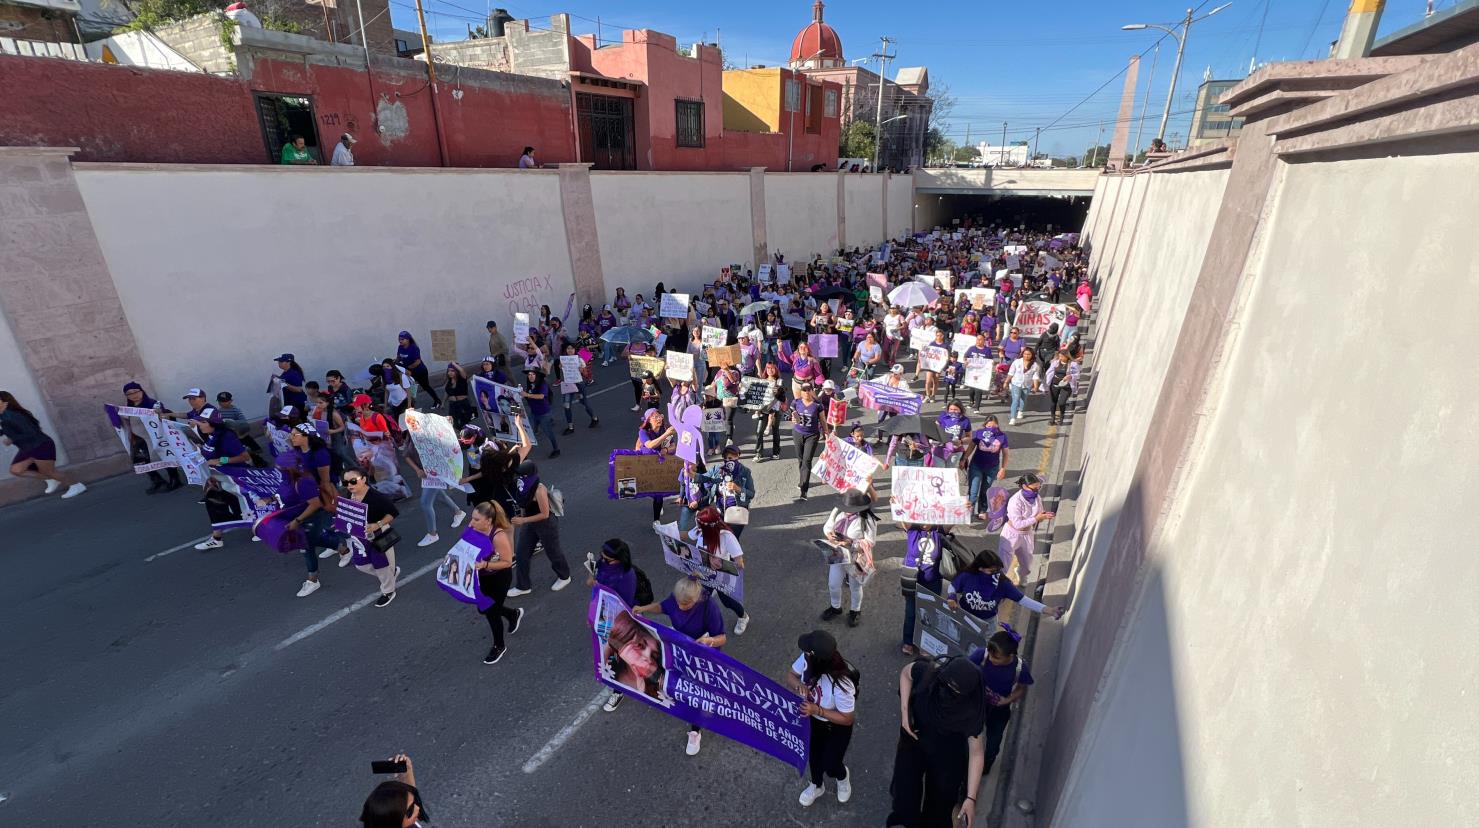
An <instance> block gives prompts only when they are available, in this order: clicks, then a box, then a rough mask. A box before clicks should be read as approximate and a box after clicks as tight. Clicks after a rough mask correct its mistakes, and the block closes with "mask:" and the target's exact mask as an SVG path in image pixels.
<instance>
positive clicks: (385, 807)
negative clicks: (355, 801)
mask: <svg viewBox="0 0 1479 828" xmlns="http://www.w3.org/2000/svg"><path fill="white" fill-rule="evenodd" d="M370 772H371V773H376V774H386V773H388V774H391V775H392V778H390V779H387V780H386V781H384V782H381V783H380V784H379V785H376V786H375V790H373V791H370V795H369V796H368V797H367V798H366V799H365V805H364V808H362V809H361V810H360V814H359V821H360V822H361V823H363V824H364V826H365V828H413V826H419V825H423V824H425V823H427V822H429V821H430V820H431V817H429V816H428V815H427V813H426V806H425V805H422V804H421V791H419V790H417V788H416V771H415V769H414V768H413V767H412V766H411V757H409V756H407V755H406V754H404V753H400V754H396V755H395V756H394V757H392V758H391V759H389V760H386V761H375V762H371V763H370Z"/></svg>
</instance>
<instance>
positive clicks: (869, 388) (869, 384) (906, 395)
mask: <svg viewBox="0 0 1479 828" xmlns="http://www.w3.org/2000/svg"><path fill="white" fill-rule="evenodd" d="M922 402H923V399H922V398H921V397H920V396H919V395H918V394H912V393H910V392H908V391H906V390H904V389H902V388H895V387H893V386H891V385H888V384H887V383H885V382H883V381H882V380H867V381H865V382H861V383H859V384H858V404H859V405H861V406H862V407H864V408H867V409H870V410H873V411H887V412H888V413H890V414H918V413H919V407H920V404H921V403H922Z"/></svg>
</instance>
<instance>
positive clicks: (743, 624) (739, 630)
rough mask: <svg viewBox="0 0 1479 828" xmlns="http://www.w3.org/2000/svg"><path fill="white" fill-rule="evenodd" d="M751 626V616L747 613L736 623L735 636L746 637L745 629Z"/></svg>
mask: <svg viewBox="0 0 1479 828" xmlns="http://www.w3.org/2000/svg"><path fill="white" fill-rule="evenodd" d="M749 626H750V616H749V614H748V613H747V614H745V615H741V616H740V619H739V620H738V621H736V622H734V634H735V635H744V634H745V629H746V628H747V627H749Z"/></svg>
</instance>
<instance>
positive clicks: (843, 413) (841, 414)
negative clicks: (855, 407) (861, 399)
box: [827, 399, 847, 426]
mask: <svg viewBox="0 0 1479 828" xmlns="http://www.w3.org/2000/svg"><path fill="white" fill-rule="evenodd" d="M845 422H847V400H835V399H834V400H832V401H830V402H828V403H827V424H828V425H834V426H840V425H842V424H843V423H845Z"/></svg>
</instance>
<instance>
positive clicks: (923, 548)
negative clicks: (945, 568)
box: [904, 527, 940, 593]
mask: <svg viewBox="0 0 1479 828" xmlns="http://www.w3.org/2000/svg"><path fill="white" fill-rule="evenodd" d="M907 537H908V542H907V546H906V547H905V550H904V565H905V566H914V567H917V568H918V569H919V583H921V584H923V585H925V586H926V587H927V588H928V589H929V591H930V592H934V593H939V592H940V570H939V568H938V567H939V565H940V530H938V529H919V528H917V527H916V528H914V529H910V530H909V533H908V536H907Z"/></svg>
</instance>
